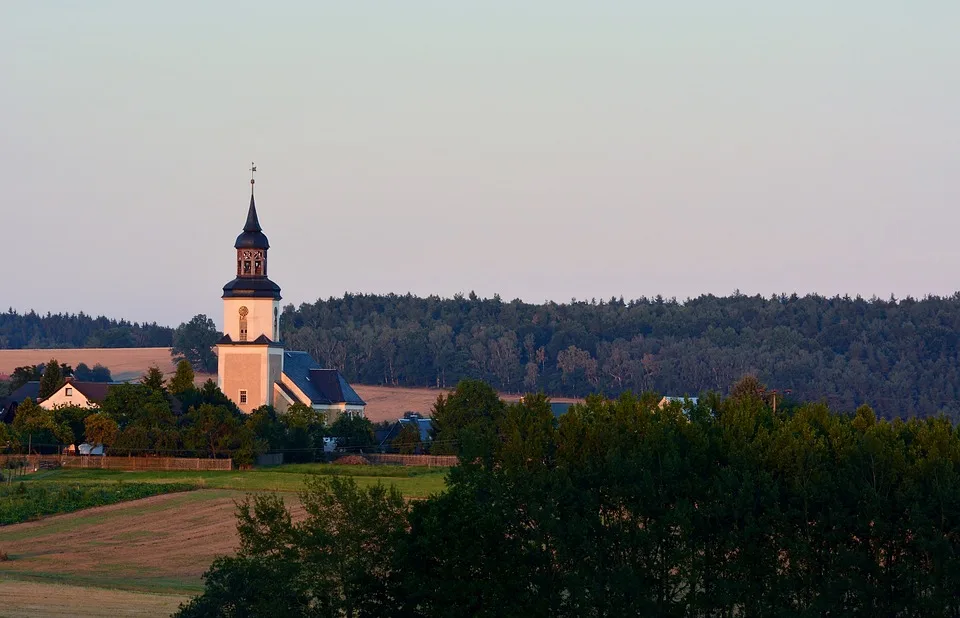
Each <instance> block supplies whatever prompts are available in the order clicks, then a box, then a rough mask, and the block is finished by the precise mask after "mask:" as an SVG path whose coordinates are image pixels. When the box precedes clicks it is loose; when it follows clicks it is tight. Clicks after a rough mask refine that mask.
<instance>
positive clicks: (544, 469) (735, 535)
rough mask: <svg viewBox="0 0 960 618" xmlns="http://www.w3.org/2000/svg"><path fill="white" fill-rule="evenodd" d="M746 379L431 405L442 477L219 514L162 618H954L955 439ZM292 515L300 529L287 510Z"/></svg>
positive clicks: (459, 395) (464, 389)
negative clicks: (574, 402) (191, 587)
mask: <svg viewBox="0 0 960 618" xmlns="http://www.w3.org/2000/svg"><path fill="white" fill-rule="evenodd" d="M768 394H769V391H767V390H766V389H765V388H764V387H763V386H762V385H760V384H759V383H757V382H756V380H750V379H747V380H744V381H741V382H740V383H739V384H737V385H736V386H735V387H734V388H732V389H731V395H730V396H729V397H727V398H721V397H719V396H716V395H709V396H707V397H704V398H703V399H701V400H700V402H699V404H698V405H695V406H692V407H687V408H686V409H684V408H683V407H682V406H681V404H679V403H675V404H672V405H671V406H668V407H666V408H663V409H661V408H660V407H659V406H658V402H659V399H658V398H657V397H656V396H654V395H653V394H652V393H647V394H645V395H643V396H641V397H633V396H631V395H624V396H622V397H620V398H619V399H616V400H606V399H603V398H600V397H591V398H589V399H588V400H587V401H586V403H585V404H583V405H578V406H573V407H572V408H571V410H570V411H569V412H568V413H566V414H565V415H563V416H561V417H559V418H555V417H554V416H553V414H552V412H551V410H550V406H549V403H548V402H547V400H546V399H544V398H542V397H538V396H530V397H527V398H525V399H524V401H523V402H522V403H519V404H515V405H510V406H505V405H504V404H503V402H502V401H501V400H500V399H499V397H498V396H497V393H496V391H494V390H493V389H491V388H490V387H488V386H486V385H483V384H481V383H461V384H460V385H459V386H458V388H457V390H456V391H455V392H454V393H453V394H452V395H451V396H450V397H448V398H446V400H445V401H444V402H443V406H444V407H445V408H446V423H445V424H444V427H443V428H442V429H441V432H440V434H439V435H438V439H441V436H446V437H447V438H449V437H450V436H455V437H456V440H455V442H456V448H457V450H458V454H459V456H460V462H461V464H460V465H459V466H458V467H456V468H453V469H452V470H451V472H450V474H449V476H448V479H447V489H446V491H444V492H442V493H440V494H437V495H433V496H431V497H429V498H428V499H425V500H419V501H413V502H407V501H405V500H404V499H403V498H402V497H401V496H400V494H399V493H398V492H396V490H390V489H389V488H385V487H383V486H374V487H365V488H360V487H358V486H357V485H356V484H355V483H354V482H353V481H352V480H351V479H350V478H348V477H345V478H342V479H341V478H336V477H334V478H332V479H328V478H324V477H315V478H313V479H310V480H308V481H307V483H306V489H305V490H304V492H303V493H302V496H301V504H302V505H303V511H305V513H303V516H302V517H292V516H291V513H290V512H289V510H288V508H289V507H288V506H287V505H288V503H289V500H285V499H284V498H282V497H280V496H277V495H268V494H260V495H257V496H253V497H249V498H248V499H247V500H246V501H245V502H243V503H241V504H240V508H239V513H238V522H237V529H238V532H239V536H240V544H239V548H238V552H237V554H236V555H234V556H225V557H221V558H218V559H217V560H216V561H215V562H214V563H213V565H212V567H211V569H210V571H209V572H208V573H207V574H206V576H205V578H206V587H205V591H204V593H203V595H202V596H200V597H198V598H197V599H195V600H194V601H192V602H191V603H189V604H187V605H185V606H184V607H183V608H182V609H181V612H180V613H179V616H180V618H200V617H213V616H216V617H224V618H226V617H236V616H265V615H283V616H355V617H360V616H407V617H417V616H422V617H428V616H491V617H493V616H497V617H499V616H675V617H678V618H679V617H691V618H694V617H698V618H699V617H713V616H903V617H907V616H917V617H921V616H922V617H927V616H952V617H956V616H958V615H960V606H958V600H957V594H956V591H957V590H958V589H960V434H958V433H957V431H956V430H955V429H954V428H953V426H952V425H951V423H950V422H949V421H947V420H946V419H943V418H938V419H926V420H920V419H913V420H911V421H909V422H903V421H894V422H888V421H883V420H878V419H877V418H876V416H875V415H874V413H873V411H872V410H871V409H870V408H869V407H867V406H862V407H861V408H859V409H857V410H856V412H855V413H850V414H847V413H836V412H833V411H831V410H830V409H829V408H828V407H827V406H826V405H824V404H817V403H815V404H804V405H795V404H791V403H789V402H785V404H784V405H781V406H780V407H778V409H777V410H776V411H774V410H773V408H772V406H771V405H770V401H771V399H770V398H769V397H768V396H767V395H768ZM303 511H301V512H303Z"/></svg>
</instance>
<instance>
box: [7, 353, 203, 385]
mask: <svg viewBox="0 0 960 618" xmlns="http://www.w3.org/2000/svg"><path fill="white" fill-rule="evenodd" d="M51 358H55V359H57V360H58V361H59V362H61V363H66V364H68V365H71V366H73V367H76V366H77V365H79V364H80V363H86V364H87V365H89V366H90V367H93V366H94V365H95V364H97V363H100V364H101V365H103V366H104V367H107V368H108V369H110V373H111V374H112V375H113V379H114V380H117V381H124V380H133V379H136V378H138V377H140V376H142V375H143V374H144V373H145V372H146V371H147V368H149V367H151V366H153V365H156V366H157V367H159V368H160V370H161V371H162V372H163V373H164V374H165V375H173V372H174V370H175V369H176V366H175V365H174V363H173V360H172V359H171V358H170V348H58V349H30V350H0V373H12V372H13V370H14V369H15V368H17V367H22V366H23V365H36V364H39V363H45V362H47V361H49V360H50V359H51ZM209 377H211V376H209V375H203V376H197V378H198V382H203V381H204V380H206V379H207V378H209Z"/></svg>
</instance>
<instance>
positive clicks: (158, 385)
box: [140, 365, 166, 392]
mask: <svg viewBox="0 0 960 618" xmlns="http://www.w3.org/2000/svg"><path fill="white" fill-rule="evenodd" d="M140 384H143V385H144V386H146V387H147V388H149V389H150V390H153V391H158V392H163V391H164V390H165V389H164V385H165V384H166V380H165V379H164V377H163V372H162V371H160V368H159V367H157V366H156V365H154V366H152V367H149V368H148V369H147V372H146V373H145V374H143V375H142V376H140Z"/></svg>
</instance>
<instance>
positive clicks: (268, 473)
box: [24, 464, 447, 498]
mask: <svg viewBox="0 0 960 618" xmlns="http://www.w3.org/2000/svg"><path fill="white" fill-rule="evenodd" d="M446 473H447V469H446V468H426V467H413V466H337V465H333V464H287V465H283V466H276V467H272V468H257V469H254V470H246V471H229V472H221V471H211V472H206V471H192V470H191V471H184V472H124V471H120V470H90V469H85V470H77V469H73V470H67V469H59V470H46V471H41V472H37V473H34V474H31V475H28V476H25V477H24V480H25V481H27V482H30V483H43V482H56V483H74V484H102V483H110V482H112V481H123V482H130V483H187V484H191V485H196V486H197V487H199V488H207V489H234V490H238V491H292V492H295V491H299V490H300V489H301V488H302V487H303V480H304V478H306V477H307V476H309V475H334V474H340V475H344V476H350V477H353V478H354V479H355V480H356V481H357V484H358V485H361V486H368V485H374V484H376V483H378V482H380V483H383V484H384V485H395V486H396V487H397V489H399V490H400V492H401V493H402V494H403V495H404V496H406V497H408V498H425V497H427V496H429V495H430V494H434V493H437V492H440V491H443V488H444V487H445V485H446V480H445V478H446Z"/></svg>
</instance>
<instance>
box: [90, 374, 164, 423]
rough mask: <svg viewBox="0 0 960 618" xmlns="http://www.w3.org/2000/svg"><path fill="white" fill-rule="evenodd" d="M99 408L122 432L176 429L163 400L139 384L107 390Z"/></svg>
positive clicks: (158, 392) (157, 394) (160, 395)
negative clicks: (137, 428) (135, 429)
mask: <svg viewBox="0 0 960 618" xmlns="http://www.w3.org/2000/svg"><path fill="white" fill-rule="evenodd" d="M100 408H101V410H102V411H103V412H104V413H106V414H107V415H109V416H110V417H111V418H112V419H113V420H115V421H116V422H117V424H118V425H119V426H120V428H121V429H123V430H126V429H127V428H128V427H130V426H137V427H140V428H142V429H144V430H166V429H171V428H174V427H176V418H175V417H174V415H173V411H172V410H171V407H170V401H169V400H168V399H167V396H166V395H165V394H164V393H163V392H161V391H156V390H154V389H152V388H150V387H148V386H145V385H143V384H117V385H115V386H113V387H111V388H110V390H109V391H108V392H107V396H106V398H105V399H104V400H103V403H102V404H101V406H100Z"/></svg>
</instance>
